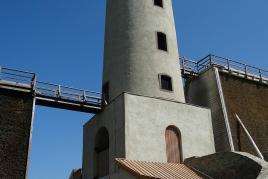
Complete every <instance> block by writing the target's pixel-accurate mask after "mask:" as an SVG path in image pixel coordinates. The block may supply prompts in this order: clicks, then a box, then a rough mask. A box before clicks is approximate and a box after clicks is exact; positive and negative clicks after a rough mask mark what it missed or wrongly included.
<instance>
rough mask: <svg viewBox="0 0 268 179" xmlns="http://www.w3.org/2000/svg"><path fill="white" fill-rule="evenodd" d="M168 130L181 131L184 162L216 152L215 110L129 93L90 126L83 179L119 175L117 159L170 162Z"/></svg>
mask: <svg viewBox="0 0 268 179" xmlns="http://www.w3.org/2000/svg"><path fill="white" fill-rule="evenodd" d="M168 126H175V127H176V128H177V129H178V130H179V131H180V135H181V156H182V159H186V158H189V157H193V156H204V155H209V154H212V153H214V152H215V147H214V139H213V131H212V123H211V114H210V110H209V109H206V108H201V107H196V106H192V105H188V104H184V103H179V102H176V101H170V100H166V99H159V98H151V97H145V96H138V95H134V94H128V93H124V94H121V95H120V96H118V97H117V98H116V99H115V100H114V101H112V102H111V103H110V104H109V105H108V106H106V107H105V109H104V110H103V112H102V113H100V114H97V115H96V116H94V117H93V118H92V119H91V120H90V121H89V122H87V123H86V124H85V125H84V146H83V172H82V173H83V178H86V179H93V178H96V177H101V176H105V175H110V176H112V175H116V174H117V173H118V171H119V169H118V167H117V166H116V164H115V162H114V160H115V158H125V159H128V160H140V161H148V162H167V152H166V137H165V133H166V129H167V127H168ZM104 128H105V130H106V131H107V135H106V139H102V140H100V138H99V137H100V135H103V136H105V132H104V130H103V129H104ZM100 131H103V132H100ZM107 138H108V143H107ZM105 143H106V144H105ZM107 144H108V145H107Z"/></svg>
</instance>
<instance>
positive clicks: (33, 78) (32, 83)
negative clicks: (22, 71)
mask: <svg viewBox="0 0 268 179" xmlns="http://www.w3.org/2000/svg"><path fill="white" fill-rule="evenodd" d="M36 82H37V78H36V75H35V74H34V75H33V77H32V80H31V87H32V90H33V92H35V90H36Z"/></svg>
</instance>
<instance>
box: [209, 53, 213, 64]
mask: <svg viewBox="0 0 268 179" xmlns="http://www.w3.org/2000/svg"><path fill="white" fill-rule="evenodd" d="M209 65H210V66H211V65H212V55H211V54H209Z"/></svg>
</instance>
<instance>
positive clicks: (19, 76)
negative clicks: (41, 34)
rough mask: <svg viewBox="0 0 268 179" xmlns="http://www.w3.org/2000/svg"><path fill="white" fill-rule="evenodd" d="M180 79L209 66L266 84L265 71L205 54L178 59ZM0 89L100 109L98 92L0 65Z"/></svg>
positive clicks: (46, 102)
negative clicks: (200, 57)
mask: <svg viewBox="0 0 268 179" xmlns="http://www.w3.org/2000/svg"><path fill="white" fill-rule="evenodd" d="M180 63H181V73H182V77H183V78H194V77H197V76H198V75H199V74H201V73H203V72H204V71H206V70H208V69H209V68H211V67H217V68H219V69H220V70H221V71H223V72H226V73H229V74H232V75H237V76H240V77H243V78H247V79H250V80H254V81H258V82H261V83H264V84H268V71H266V70H262V69H260V68H256V67H253V66H251V65H247V64H243V63H240V62H237V61H234V60H230V59H227V58H223V57H219V56H216V55H208V56H206V57H205V58H203V59H201V60H199V61H193V60H189V59H187V58H184V57H182V58H180ZM0 88H4V89H8V90H16V91H22V92H28V93H31V94H33V97H34V98H35V99H36V104H37V105H42V106H47V107H54V108H61V109H68V110H74V111H81V112H90V113H98V112H100V111H101V110H102V107H103V101H102V94H101V93H99V92H94V91H89V90H84V89H78V88H73V87H69V86H64V85H59V84H53V83H48V82H43V81H38V80H37V78H36V74H35V73H32V72H27V71H21V70H16V69H10V68H5V67H1V66H0Z"/></svg>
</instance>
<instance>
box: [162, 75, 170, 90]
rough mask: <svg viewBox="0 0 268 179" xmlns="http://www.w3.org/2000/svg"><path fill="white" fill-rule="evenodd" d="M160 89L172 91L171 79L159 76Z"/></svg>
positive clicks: (166, 76)
mask: <svg viewBox="0 0 268 179" xmlns="http://www.w3.org/2000/svg"><path fill="white" fill-rule="evenodd" d="M159 78H160V79H159V80H160V87H161V89H162V90H166V91H173V86H172V78H171V77H170V76H168V75H160V76H159Z"/></svg>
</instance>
